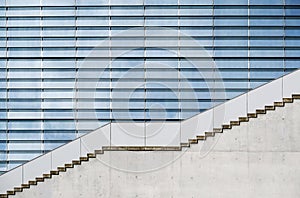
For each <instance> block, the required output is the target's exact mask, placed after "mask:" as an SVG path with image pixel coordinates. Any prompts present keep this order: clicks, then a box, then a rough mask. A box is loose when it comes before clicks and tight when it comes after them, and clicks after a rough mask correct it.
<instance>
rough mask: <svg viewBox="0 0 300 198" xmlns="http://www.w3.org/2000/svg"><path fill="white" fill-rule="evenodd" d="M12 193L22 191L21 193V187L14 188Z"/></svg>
mask: <svg viewBox="0 0 300 198" xmlns="http://www.w3.org/2000/svg"><path fill="white" fill-rule="evenodd" d="M14 191H15V192H22V191H23V188H22V187H15V188H14Z"/></svg>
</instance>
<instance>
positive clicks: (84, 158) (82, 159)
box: [79, 157, 89, 162]
mask: <svg viewBox="0 0 300 198" xmlns="http://www.w3.org/2000/svg"><path fill="white" fill-rule="evenodd" d="M79 160H80V161H84V162H87V161H89V158H88V157H80V158H79Z"/></svg>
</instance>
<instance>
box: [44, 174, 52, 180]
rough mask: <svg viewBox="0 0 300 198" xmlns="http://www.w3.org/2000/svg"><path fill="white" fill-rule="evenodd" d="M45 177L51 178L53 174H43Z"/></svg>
mask: <svg viewBox="0 0 300 198" xmlns="http://www.w3.org/2000/svg"><path fill="white" fill-rule="evenodd" d="M43 177H44V178H45V179H47V178H51V174H43Z"/></svg>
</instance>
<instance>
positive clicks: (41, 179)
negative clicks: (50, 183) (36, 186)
mask: <svg viewBox="0 0 300 198" xmlns="http://www.w3.org/2000/svg"><path fill="white" fill-rule="evenodd" d="M35 180H36V181H37V182H43V181H44V178H43V177H36V178H35Z"/></svg>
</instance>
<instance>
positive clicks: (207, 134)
mask: <svg viewBox="0 0 300 198" xmlns="http://www.w3.org/2000/svg"><path fill="white" fill-rule="evenodd" d="M290 76H291V77H290ZM285 78H287V80H286V81H285ZM295 79H296V80H298V82H299V81H300V71H299V70H298V71H296V72H294V73H292V74H289V75H287V76H285V77H282V78H280V79H277V80H275V81H274V82H271V85H272V83H273V84H275V85H276V86H278V85H277V83H278V82H281V84H280V87H284V86H282V85H283V83H285V85H289V83H290V84H291V83H292V82H294V81H295ZM294 84H295V88H294V89H293V88H290V86H288V87H287V88H286V90H288V91H287V93H286V94H282V96H286V95H291V97H282V99H281V100H279V99H278V97H277V98H275V99H274V100H273V104H272V105H270V103H269V102H268V103H267V104H266V105H265V106H264V107H263V108H261V101H259V102H260V104H259V105H257V107H258V108H256V110H255V112H253V110H252V111H249V112H248V113H247V114H246V116H242V117H236V118H234V119H232V120H230V121H229V122H228V121H227V122H225V123H224V124H222V125H221V126H220V127H213V128H212V130H208V131H204V132H199V134H197V135H195V136H191V137H189V138H188V140H187V141H183V139H181V143H180V144H179V145H178V146H174V145H172V146H169V145H167V144H166V145H157V146H149V145H144V146H139V145H134V144H132V145H126V146H122V145H115V146H114V145H112V144H109V145H102V146H99V148H98V149H94V150H93V151H91V152H87V153H86V155H81V157H79V158H78V159H75V160H72V161H70V162H68V163H64V164H63V165H62V166H57V167H56V168H51V169H50V170H49V172H44V173H43V174H42V175H36V177H35V179H30V180H29V181H24V177H23V176H22V179H21V180H22V182H21V183H20V184H19V186H18V185H15V186H14V187H13V188H10V189H6V190H7V191H6V193H3V189H2V193H3V194H0V198H6V197H9V196H12V195H16V193H20V192H22V191H24V190H26V189H29V188H30V187H31V186H35V185H38V184H39V183H41V182H44V181H45V180H49V179H51V178H53V177H55V176H56V175H59V174H60V173H63V172H66V171H68V169H72V168H74V167H75V166H80V165H81V164H82V163H84V162H88V161H89V160H90V159H92V158H96V157H97V155H103V154H104V153H105V152H110V151H182V150H183V148H189V147H190V146H191V145H192V144H198V143H199V141H205V140H207V139H209V138H211V137H214V136H215V135H216V134H219V133H223V131H224V130H229V129H232V128H233V127H237V126H239V125H240V124H241V123H243V122H249V121H250V120H251V119H255V118H257V117H258V115H260V114H266V113H267V112H269V111H275V110H276V109H277V108H282V107H284V106H285V104H287V103H293V102H294V101H295V100H298V99H300V94H298V93H300V88H299V87H298V86H297V85H299V84H297V82H294ZM268 86H269V85H268V84H267V85H265V86H263V87H260V88H258V89H257V90H253V91H251V92H257V93H260V89H262V90H265V87H268ZM272 86H273V85H272ZM275 88H276V87H275ZM271 91H272V90H271ZM279 91H280V93H281V92H282V93H284V90H283V88H282V89H281V90H279ZM251 92H249V93H247V96H249V95H251ZM271 95H272V94H271ZM241 97H243V96H240V97H237V98H235V99H233V101H234V100H236V101H238V100H239V99H240V98H241ZM249 97H250V96H249ZM262 101H264V100H262ZM225 105H226V104H225ZM216 108H218V107H216ZM248 109H250V108H248ZM252 109H253V108H252ZM212 110H214V109H212ZM231 111H234V109H231ZM208 112H209V111H208ZM203 114H204V115H205V112H204V113H203ZM225 117H226V115H225ZM232 117H233V116H231V118H232ZM195 118H197V117H193V118H190V119H188V120H186V121H189V120H191V119H195ZM182 122H185V121H182ZM180 124H181V123H180ZM110 128H111V126H110ZM184 130H187V129H186V128H184ZM92 133H93V132H92ZM97 133H101V132H97ZM88 135H89V134H88ZM79 140H80V141H81V139H79ZM75 141H77V140H75ZM75 141H74V142H75ZM71 144H72V143H71ZM64 148H65V147H64V146H63V147H61V148H58V149H57V150H56V151H55V150H54V151H52V152H57V151H60V150H63V149H64ZM80 154H81V152H80ZM46 155H47V154H46ZM58 156H59V155H58ZM51 160H52V155H51ZM34 161H35V160H33V162H34ZM29 163H30V162H29ZM25 165H26V164H25ZM51 167H52V164H51ZM21 168H22V169H21V170H20V171H21V172H18V173H16V174H15V175H16V176H18V175H19V176H20V174H21V175H23V173H24V172H23V166H22V167H21ZM33 169H34V167H33ZM45 170H46V169H45ZM10 172H11V173H10ZM10 172H8V173H6V174H4V175H2V176H1V177H0V186H1V185H4V184H5V181H8V179H7V178H11V177H12V176H10V175H9V174H12V175H14V172H17V170H16V169H13V170H11V171H10ZM21 180H18V181H21ZM15 183H16V182H14V183H13V182H12V184H15Z"/></svg>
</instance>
